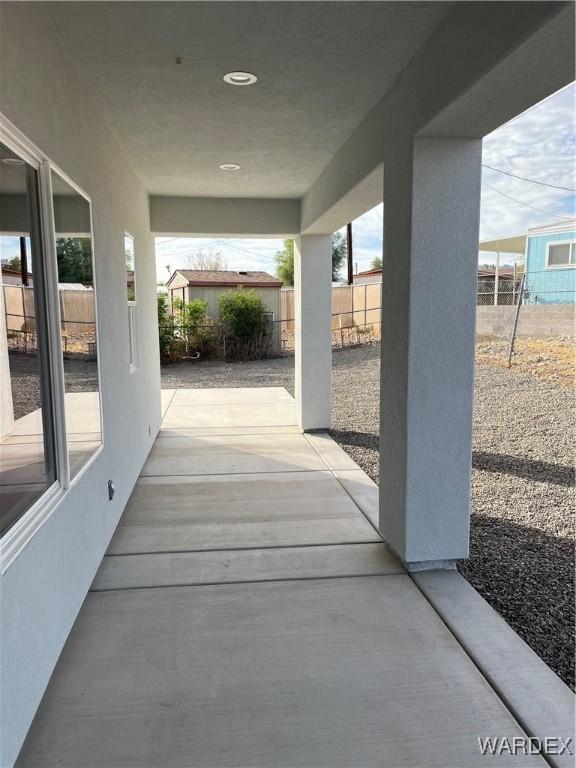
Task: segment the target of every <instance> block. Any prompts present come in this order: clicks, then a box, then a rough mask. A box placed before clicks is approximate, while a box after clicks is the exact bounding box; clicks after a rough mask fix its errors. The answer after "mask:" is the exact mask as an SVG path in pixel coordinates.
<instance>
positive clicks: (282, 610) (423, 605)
mask: <svg viewBox="0 0 576 768" xmlns="http://www.w3.org/2000/svg"><path fill="white" fill-rule="evenodd" d="M162 398H163V407H164V421H163V429H162V430H161V432H160V434H159V436H158V439H157V440H156V442H155V444H154V447H153V449H152V451H151V453H150V456H149V459H148V461H147V463H146V465H145V466H144V468H143V471H142V475H141V478H140V480H139V481H138V483H137V485H136V487H135V488H134V492H133V494H132V497H131V500H130V502H129V504H128V507H127V509H126V511H125V513H124V516H123V518H122V520H121V522H120V524H119V526H118V528H117V531H116V533H115V535H114V537H113V539H112V541H111V543H110V548H109V551H108V554H107V555H106V557H105V558H104V561H103V563H102V566H101V568H100V570H99V572H98V574H97V576H96V578H95V580H94V584H93V586H92V591H91V592H90V593H89V595H88V597H87V598H86V601H85V603H84V606H83V608H82V610H81V612H80V615H79V617H78V619H77V621H76V624H75V626H74V629H73V631H72V633H71V635H70V637H69V639H68V642H67V644H66V647H65V649H64V651H63V653H62V656H61V658H60V661H59V663H58V666H57V668H56V670H55V673H54V675H53V677H52V680H51V683H50V686H49V688H48V690H47V692H46V695H45V697H44V699H43V701H42V704H41V706H40V708H39V711H38V713H37V716H36V719H35V721H34V724H33V726H32V728H31V731H30V734H29V736H28V739H27V741H26V744H25V746H24V748H23V751H22V754H21V756H20V760H19V763H18V764H19V765H21V766H43V767H44V768H47V766H74V767H75V768H80V767H81V766H92V767H94V766H101V767H102V768H104V767H105V766H106V768H111V767H112V766H118V767H119V768H120V767H122V768H127V767H128V766H139V767H143V766H150V768H152V767H154V768H158V767H159V766H162V768H168V767H169V766H178V767H191V766H195V767H198V768H208V767H209V766H234V767H239V766H262V767H263V768H273V767H276V766H278V767H280V766H304V767H306V768H309V767H312V766H318V767H320V766H326V768H336V767H337V766H348V767H354V766H358V767H359V766H363V767H368V766H379V767H380V768H382V767H384V768H400V767H401V766H410V767H411V768H413V767H415V766H426V767H427V768H433V767H434V766H442V768H448V767H452V766H453V767H454V768H456V767H458V768H468V767H469V766H487V765H498V766H508V765H510V766H511V765H514V766H518V765H522V766H525V765H526V766H530V765H535V766H538V765H539V766H544V765H546V762H545V761H544V760H543V759H542V758H541V757H539V756H523V757H519V756H511V755H506V754H504V755H502V756H491V755H488V756H485V755H482V753H481V751H480V749H479V746H478V737H482V738H485V737H492V738H494V737H508V738H509V739H512V738H514V737H517V736H523V735H524V733H523V731H522V730H521V728H520V726H519V725H518V724H517V722H516V721H515V719H514V718H513V717H512V715H511V714H510V712H509V711H508V709H507V708H506V707H505V706H504V704H503V703H502V701H501V700H500V698H499V697H498V696H497V694H496V693H495V692H494V690H493V689H492V687H491V686H490V685H489V684H488V682H487V681H486V680H485V678H484V677H483V676H482V674H481V673H480V672H479V670H478V669H477V667H476V666H475V664H474V663H473V662H472V661H471V659H470V658H469V656H468V655H467V654H466V653H465V651H464V650H463V648H462V647H461V645H460V644H459V642H458V641H457V640H456V638H455V637H454V636H453V634H452V633H451V632H450V630H449V629H448V628H447V627H446V626H445V624H444V623H443V622H442V620H441V619H440V618H439V616H438V615H437V613H436V611H435V610H434V608H433V607H432V605H431V604H430V603H429V602H428V600H427V599H426V597H424V595H423V594H422V592H421V591H420V590H419V588H418V587H417V586H416V584H415V583H414V581H413V580H412V578H411V577H410V576H409V575H408V574H407V573H405V572H404V570H403V568H402V567H401V565H400V564H399V563H398V561H397V560H396V559H395V557H394V556H393V555H392V554H391V553H390V552H389V551H388V549H387V547H386V545H385V544H384V543H383V542H382V541H381V540H380V538H379V535H378V532H377V528H376V519H377V496H378V493H377V488H376V486H374V484H373V483H372V482H371V481H370V480H369V478H368V477H367V476H366V475H365V474H364V473H363V472H362V471H361V470H360V469H358V468H357V466H356V465H355V464H354V462H353V461H352V460H351V459H350V458H349V457H348V456H347V454H345V453H344V452H343V451H342V450H341V449H340V448H339V447H338V446H337V445H336V443H334V442H333V441H332V440H331V438H329V437H328V436H327V435H323V434H317V435H303V434H301V433H300V432H299V430H298V428H297V426H296V420H295V407H294V402H293V400H292V398H291V397H290V396H289V395H288V393H287V392H286V391H285V390H283V389H280V388H269V389H247V390H242V389H234V390H232V389H212V390H167V391H164V392H163V393H162Z"/></svg>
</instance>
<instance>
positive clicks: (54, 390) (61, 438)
mask: <svg viewBox="0 0 576 768" xmlns="http://www.w3.org/2000/svg"><path fill="white" fill-rule="evenodd" d="M0 131H1V138H2V142H3V143H4V144H5V145H6V146H7V147H9V148H10V149H11V150H12V151H13V152H15V153H16V154H18V155H19V156H20V157H21V158H22V159H23V160H25V161H26V162H27V163H28V164H29V165H30V166H31V167H32V168H34V170H35V171H36V172H37V175H38V176H37V177H38V190H37V192H38V204H39V218H40V221H39V235H40V240H41V245H42V251H43V254H44V259H45V261H44V265H43V267H44V269H43V278H44V286H45V295H44V296H43V297H42V299H43V301H42V303H43V305H44V306H43V307H42V310H43V311H44V313H45V315H46V330H47V335H48V341H49V348H48V358H49V363H50V371H49V373H50V383H51V386H50V395H51V398H50V405H51V408H52V420H53V429H54V463H55V471H56V480H55V481H54V482H53V483H52V485H50V486H49V487H48V488H47V489H46V491H45V492H44V493H43V494H42V495H41V496H40V497H39V498H38V499H36V501H35V502H34V503H33V504H31V505H30V507H29V508H28V509H27V510H26V512H24V514H23V515H22V516H21V517H20V518H19V519H18V520H17V521H16V522H15V523H14V525H13V526H11V528H10V529H9V530H8V531H6V533H5V534H4V535H3V536H2V537H1V538H0V573H1V574H4V573H5V572H6V571H7V570H8V568H9V567H10V566H11V565H12V563H13V562H14V561H15V560H16V558H17V557H18V555H19V554H20V552H22V550H23V549H24V548H25V547H26V546H27V545H28V543H29V542H30V541H31V540H32V538H33V536H34V535H35V534H36V532H37V531H38V530H39V529H40V527H41V526H42V525H43V524H44V523H45V522H46V521H47V520H48V519H49V517H50V516H51V515H52V513H53V512H54V511H55V509H56V508H57V507H58V506H59V504H60V502H61V501H62V500H63V499H64V498H65V496H66V495H67V493H68V491H69V490H70V489H71V488H73V487H74V486H75V485H76V483H77V482H79V480H80V478H81V477H83V476H84V474H85V473H86V472H87V471H88V470H89V468H90V467H91V466H92V464H93V463H94V462H95V461H96V459H97V457H98V456H99V454H100V453H101V452H102V450H103V448H104V429H103V421H104V420H103V413H102V403H100V435H101V438H100V445H99V447H98V448H97V449H96V450H95V451H94V453H93V454H92V456H91V457H90V458H89V459H88V461H87V462H86V463H85V464H84V465H83V466H82V468H81V469H80V471H79V472H78V473H77V474H76V475H75V476H74V478H73V479H72V480H71V479H70V463H69V455H68V441H67V435H66V409H65V392H66V390H65V386H64V358H63V355H62V340H61V334H60V328H61V322H60V302H59V293H58V265H57V259H56V233H55V228H54V205H53V200H52V172H55V173H57V174H58V175H59V176H60V177H61V178H62V179H63V180H64V181H66V183H68V184H70V186H71V187H72V188H74V189H75V190H76V191H77V192H78V194H80V195H82V197H84V198H85V199H86V200H87V201H88V203H89V205H90V228H91V236H92V259H93V265H94V275H93V277H94V304H95V307H94V313H95V314H94V317H95V323H96V339H97V368H98V382H99V386H100V395H101V394H102V393H101V386H102V376H101V373H102V372H101V367H100V354H99V349H98V338H99V333H98V329H99V327H100V326H99V322H98V302H97V300H96V298H97V295H98V290H97V284H96V281H97V277H96V269H95V263H96V262H95V258H94V254H95V247H94V223H93V213H92V201H91V199H90V197H89V195H87V194H86V193H85V192H84V191H83V190H82V189H81V188H80V187H79V186H78V185H77V184H76V183H75V182H74V181H73V180H72V179H70V177H69V176H68V175H67V174H66V173H65V172H64V171H62V169H61V168H59V167H58V165H56V164H55V163H53V162H52V161H51V160H50V158H49V157H48V156H47V155H46V154H45V153H44V152H42V150H40V149H39V148H38V147H37V146H36V145H35V144H34V143H33V142H32V141H30V139H28V138H27V136H25V134H23V133H22V131H20V129H19V128H17V127H16V126H15V125H14V124H13V123H12V122H11V121H10V120H9V119H8V118H7V117H6V116H5V115H4V114H3V113H2V112H0Z"/></svg>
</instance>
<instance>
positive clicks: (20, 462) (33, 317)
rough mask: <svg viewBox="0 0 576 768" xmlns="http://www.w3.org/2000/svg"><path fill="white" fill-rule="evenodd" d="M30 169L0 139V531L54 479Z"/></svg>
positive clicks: (40, 269) (42, 292) (41, 268)
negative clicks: (0, 142) (0, 281)
mask: <svg viewBox="0 0 576 768" xmlns="http://www.w3.org/2000/svg"><path fill="white" fill-rule="evenodd" d="M41 242H42V241H41V237H40V229H39V206H38V178H37V173H36V171H35V170H34V169H33V168H32V167H30V166H29V165H28V164H27V163H25V162H24V161H23V160H22V159H21V158H19V157H18V156H17V155H16V154H15V153H14V152H12V151H11V150H10V149H8V148H7V147H6V146H4V145H3V144H0V258H1V263H2V285H1V286H0V533H2V534H3V533H5V532H6V531H7V530H8V529H9V528H11V527H12V526H13V525H14V523H16V522H17V521H18V519H19V518H20V517H21V516H22V515H23V514H24V513H25V512H26V511H27V510H28V509H29V508H30V506H31V505H32V504H34V502H35V501H37V499H39V498H40V496H41V495H42V494H43V493H44V492H45V491H46V490H47V489H48V488H49V487H50V486H51V485H52V484H53V483H54V482H55V480H56V469H55V459H54V456H55V451H54V428H53V414H52V406H51V392H50V375H49V357H48V343H47V317H46V293H45V286H44V266H45V265H44V256H43V253H42V249H41Z"/></svg>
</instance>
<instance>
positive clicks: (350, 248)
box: [346, 221, 354, 285]
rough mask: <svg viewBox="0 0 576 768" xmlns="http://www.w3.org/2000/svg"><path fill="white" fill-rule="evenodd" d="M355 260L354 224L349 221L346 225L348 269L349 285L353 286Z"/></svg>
mask: <svg viewBox="0 0 576 768" xmlns="http://www.w3.org/2000/svg"><path fill="white" fill-rule="evenodd" d="M353 258H354V256H353V245H352V222H351V221H349V222H348V224H347V225H346V264H347V267H348V285H352V283H353V282H354V269H353V261H352V259H353Z"/></svg>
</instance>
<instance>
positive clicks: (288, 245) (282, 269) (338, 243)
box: [274, 232, 348, 286]
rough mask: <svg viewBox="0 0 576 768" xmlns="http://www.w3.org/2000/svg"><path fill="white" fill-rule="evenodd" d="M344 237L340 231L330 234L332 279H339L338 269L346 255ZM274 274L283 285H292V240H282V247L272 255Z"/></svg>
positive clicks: (334, 280) (340, 267)
mask: <svg viewBox="0 0 576 768" xmlns="http://www.w3.org/2000/svg"><path fill="white" fill-rule="evenodd" d="M347 251H348V249H347V245H346V239H345V238H344V236H343V235H342V234H340V232H336V234H334V235H333V236H332V281H333V282H336V281H337V280H339V279H340V270H341V269H342V265H343V264H344V263H345V261H346V257H347V255H348V254H347ZM274 261H275V263H276V276H277V277H278V278H279V279H280V280H282V282H283V283H284V285H287V286H293V285H294V240H284V248H283V249H282V250H281V251H278V252H277V253H276V255H275V256H274Z"/></svg>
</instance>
